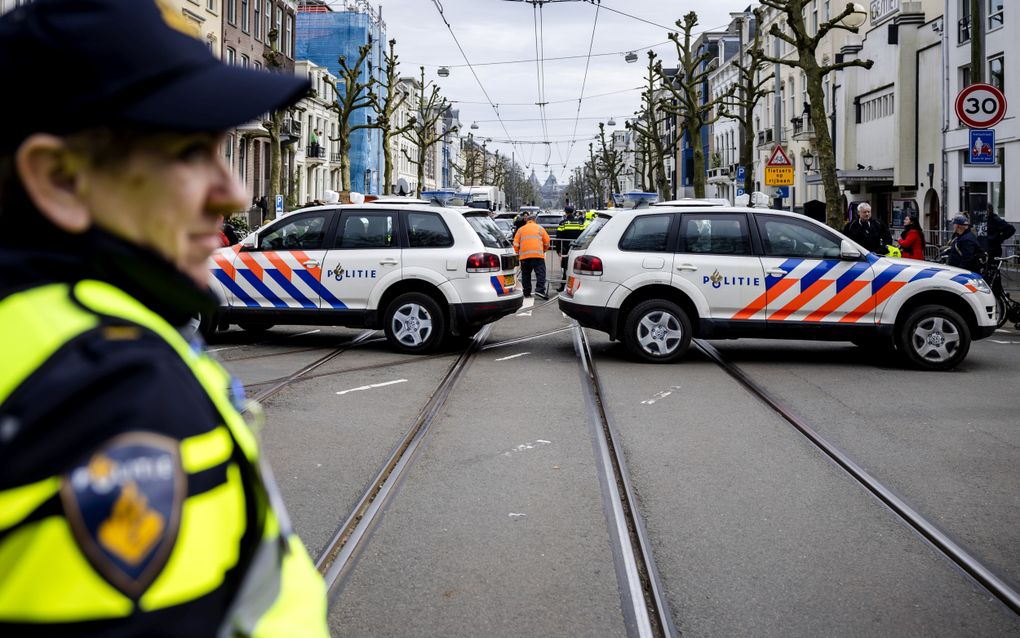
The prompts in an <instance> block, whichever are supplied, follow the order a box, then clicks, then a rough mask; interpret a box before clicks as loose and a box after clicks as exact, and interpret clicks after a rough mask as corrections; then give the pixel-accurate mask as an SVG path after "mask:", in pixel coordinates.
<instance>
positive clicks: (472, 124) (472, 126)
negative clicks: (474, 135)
mask: <svg viewBox="0 0 1020 638" xmlns="http://www.w3.org/2000/svg"><path fill="white" fill-rule="evenodd" d="M471 128H472V129H474V130H476V131H477V130H478V122H471Z"/></svg>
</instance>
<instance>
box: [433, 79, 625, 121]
mask: <svg viewBox="0 0 1020 638" xmlns="http://www.w3.org/2000/svg"><path fill="white" fill-rule="evenodd" d="M643 88H644V87H643V86H635V87H631V88H629V89H620V90H619V91H609V92H608V93H595V94H593V95H589V96H587V97H585V98H583V99H585V100H592V99H595V98H597V97H606V96H608V95H619V94H621V93H630V92H631V91H637V90H639V89H643ZM576 101H577V98H568V99H566V100H550V101H548V102H546V104H566V103H567V102H576ZM450 102H453V103H454V104H488V102H471V101H468V100H450ZM500 104H502V105H503V106H535V103H534V102H500ZM567 119H573V118H567ZM581 119H586V118H581ZM476 121H478V122H481V121H482V120H476ZM486 121H493V120H486ZM503 121H504V122H510V121H511V120H503Z"/></svg>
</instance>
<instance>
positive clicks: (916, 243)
mask: <svg viewBox="0 0 1020 638" xmlns="http://www.w3.org/2000/svg"><path fill="white" fill-rule="evenodd" d="M900 250H901V251H902V252H903V256H904V257H907V258H909V259H920V260H921V261H924V233H922V232H921V226H920V224H918V223H917V222H916V221H915V220H914V217H913V216H912V215H910V214H907V215H906V216H904V218H903V232H901V233H900Z"/></svg>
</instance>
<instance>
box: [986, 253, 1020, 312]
mask: <svg viewBox="0 0 1020 638" xmlns="http://www.w3.org/2000/svg"><path fill="white" fill-rule="evenodd" d="M1013 259H1020V255H1010V256H1009V257H994V258H992V259H989V260H988V263H987V264H986V265H985V267H984V269H983V270H982V272H981V276H982V277H983V278H984V280H985V281H986V282H987V283H988V285H989V286H990V287H991V289H992V293H993V294H994V295H995V317H996V327H997V328H1001V327H1002V326H1003V325H1004V324H1005V323H1006V322H1007V321H1009V322H1010V323H1012V324H1013V326H1014V327H1015V328H1016V329H1017V330H1020V302H1018V301H1015V300H1014V299H1013V298H1012V297H1011V296H1010V294H1009V293H1008V292H1006V290H1005V289H1004V288H1003V287H1002V272H1001V270H1000V268H1001V266H1002V262H1004V261H1010V260H1013Z"/></svg>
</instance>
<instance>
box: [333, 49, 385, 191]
mask: <svg viewBox="0 0 1020 638" xmlns="http://www.w3.org/2000/svg"><path fill="white" fill-rule="evenodd" d="M371 51H372V43H371V42H369V43H367V44H365V45H362V46H361V47H359V48H358V58H357V59H356V60H355V62H354V64H353V65H352V64H348V62H347V58H346V57H345V56H342V55H341V56H340V57H339V58H338V59H337V62H338V63H339V65H340V80H339V82H334V81H332V80H330V79H328V78H327V79H326V83H327V84H329V85H330V86H331V87H332V88H333V93H334V94H335V95H336V102H334V103H333V104H331V105H330V108H331V109H333V110H334V111H336V113H337V115H338V116H339V119H340V126H339V127H338V129H337V136H336V138H335V139H333V141H334V142H337V143H338V144H339V145H340V183H341V188H342V189H343V190H345V191H349V190H351V136H352V135H353V134H354V132H355V131H359V130H361V129H369V128H380V122H381V119H382V118H381V117H378V118H373V117H372V116H371V115H369V116H368V117H366V118H365V119H364V120H363V121H361V122H355V119H354V115H355V113H357V112H358V111H361V110H362V109H369V108H373V107H374V106H375V105H376V104H377V103H378V101H379V100H378V97H377V96H376V95H375V92H374V88H375V85H376V80H375V78H373V77H372V73H371V69H368V73H367V74H363V73H362V69H363V68H364V67H365V66H366V62H365V60H366V58H368V54H369V53H370V52H371ZM363 75H366V76H367V77H364V78H363V77H362V76H363ZM341 83H342V84H341ZM338 84H341V86H337V85H338ZM373 110H374V109H373Z"/></svg>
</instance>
